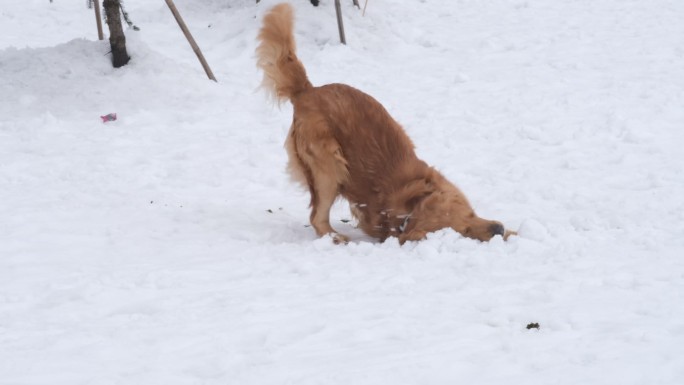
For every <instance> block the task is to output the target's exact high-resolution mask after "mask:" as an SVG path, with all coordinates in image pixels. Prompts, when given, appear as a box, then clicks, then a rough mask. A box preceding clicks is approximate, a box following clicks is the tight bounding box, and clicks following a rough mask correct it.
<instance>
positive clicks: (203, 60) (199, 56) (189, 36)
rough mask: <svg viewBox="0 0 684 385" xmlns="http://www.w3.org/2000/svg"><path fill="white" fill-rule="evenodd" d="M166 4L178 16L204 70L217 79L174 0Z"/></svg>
mask: <svg viewBox="0 0 684 385" xmlns="http://www.w3.org/2000/svg"><path fill="white" fill-rule="evenodd" d="M166 5H168V6H169V9H170V10H171V13H173V17H175V18H176V22H177V23H178V26H179V27H180V29H181V30H182V31H183V34H184V35H185V38H186V39H188V43H190V46H191V47H192V50H193V51H195V55H197V58H198V59H199V61H200V63H201V64H202V68H204V72H206V73H207V76H208V77H209V79H211V80H213V81H217V80H216V78H215V77H214V73H213V72H211V68H209V64H207V61H206V60H205V59H204V55H202V51H201V50H200V49H199V47H198V46H197V43H196V42H195V39H193V38H192V34H191V33H190V30H188V27H187V26H186V25H185V22H184V21H183V18H182V17H181V15H180V13H178V9H177V8H176V5H175V4H174V3H173V0H166Z"/></svg>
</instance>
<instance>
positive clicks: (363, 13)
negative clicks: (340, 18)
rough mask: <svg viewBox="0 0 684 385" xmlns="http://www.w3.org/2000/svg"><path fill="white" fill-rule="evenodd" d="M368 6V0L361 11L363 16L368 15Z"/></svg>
mask: <svg viewBox="0 0 684 385" xmlns="http://www.w3.org/2000/svg"><path fill="white" fill-rule="evenodd" d="M367 6H368V0H366V2H365V3H364V4H363V12H361V17H364V16H366V7H367Z"/></svg>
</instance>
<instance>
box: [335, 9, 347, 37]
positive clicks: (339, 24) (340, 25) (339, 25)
mask: <svg viewBox="0 0 684 385" xmlns="http://www.w3.org/2000/svg"><path fill="white" fill-rule="evenodd" d="M335 12H336V13H337V28H338V29H339V30H340V42H342V44H345V45H346V44H347V39H345V38H344V24H343V23H342V6H340V0H335Z"/></svg>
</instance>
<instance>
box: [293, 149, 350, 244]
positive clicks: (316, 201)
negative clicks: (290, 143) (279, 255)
mask: <svg viewBox="0 0 684 385" xmlns="http://www.w3.org/2000/svg"><path fill="white" fill-rule="evenodd" d="M301 139H302V140H301V141H297V143H296V152H297V155H298V156H299V159H300V160H301V162H302V163H303V164H305V168H306V171H307V172H306V173H305V174H306V179H307V182H308V184H309V190H310V192H311V216H310V220H311V225H312V226H313V228H314V229H315V230H316V234H318V236H324V235H327V234H330V235H331V236H332V237H333V241H334V242H335V243H346V242H347V241H348V238H347V237H346V236H344V235H342V234H339V233H337V232H336V231H335V230H334V229H333V228H332V226H331V225H330V208H331V207H332V205H333V203H334V202H335V199H336V198H337V197H338V195H339V194H340V186H341V185H342V184H343V183H345V182H346V180H347V178H348V175H349V174H348V171H347V161H346V159H344V156H343V155H342V151H341V149H340V145H339V144H338V143H337V141H336V140H334V139H333V138H330V137H328V138H316V140H315V141H313V142H309V141H307V140H306V139H305V138H301Z"/></svg>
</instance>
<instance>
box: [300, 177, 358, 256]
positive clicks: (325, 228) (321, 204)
mask: <svg viewBox="0 0 684 385" xmlns="http://www.w3.org/2000/svg"><path fill="white" fill-rule="evenodd" d="M314 175H315V176H314V183H313V186H312V187H313V188H312V190H313V191H312V192H315V200H314V199H312V202H311V203H312V206H311V217H310V220H311V225H312V226H313V228H314V229H315V230H316V234H318V236H320V237H322V236H324V235H327V234H330V236H332V238H333V242H335V243H347V242H348V241H349V239H348V238H347V237H346V236H344V235H342V234H339V233H338V232H337V231H335V229H333V228H332V226H331V225H330V208H331V207H332V205H333V203H334V202H335V199H336V198H337V196H338V194H339V188H338V185H337V181H336V180H335V178H334V175H329V174H325V173H316V172H315V171H314Z"/></svg>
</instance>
